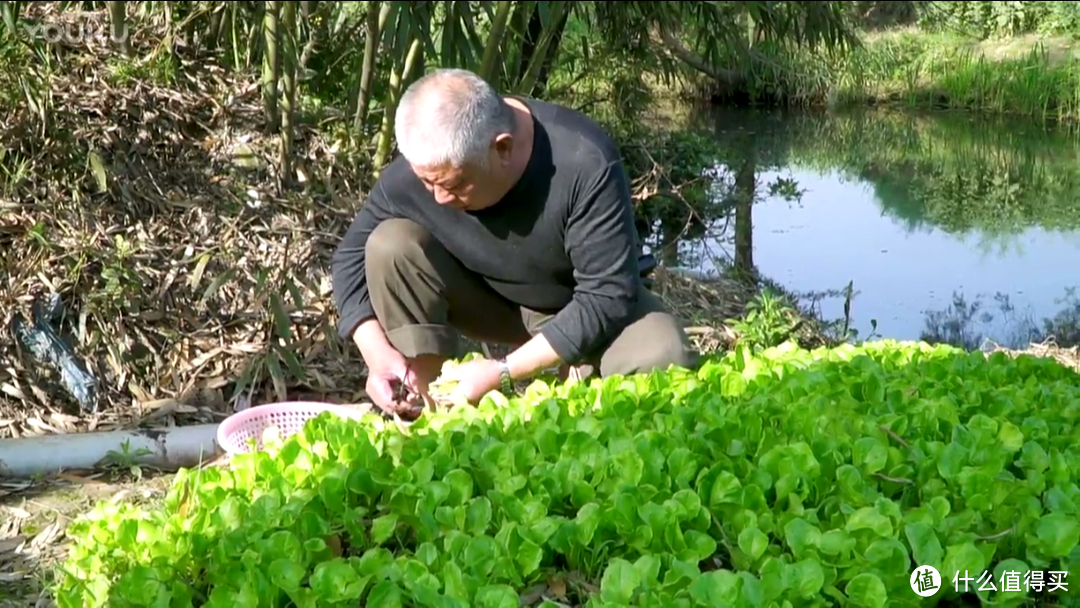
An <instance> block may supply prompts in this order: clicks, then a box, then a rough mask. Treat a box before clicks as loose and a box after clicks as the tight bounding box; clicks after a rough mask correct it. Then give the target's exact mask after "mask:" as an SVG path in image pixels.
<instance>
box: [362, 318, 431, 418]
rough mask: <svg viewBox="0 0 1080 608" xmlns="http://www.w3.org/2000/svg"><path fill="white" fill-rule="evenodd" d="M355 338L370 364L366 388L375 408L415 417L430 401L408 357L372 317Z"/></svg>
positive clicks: (365, 359)
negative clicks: (391, 342)
mask: <svg viewBox="0 0 1080 608" xmlns="http://www.w3.org/2000/svg"><path fill="white" fill-rule="evenodd" d="M353 341H354V342H355V343H356V346H357V347H358V348H359V349H360V354H361V355H362V356H363V357H364V362H365V363H367V367H368V380H367V387H366V391H367V394H368V397H369V398H370V399H371V401H372V403H374V404H375V407H378V408H379V409H381V410H382V411H384V412H386V413H388V414H398V415H404V416H408V417H410V418H414V417H416V416H417V415H419V414H420V411H421V409H422V407H423V405H424V404H425V403H426V402H427V401H428V399H429V398H428V397H427V387H420V386H419V385H420V383H419V382H418V381H417V377H416V374H415V373H414V372H413V370H411V369H409V363H408V361H407V360H406V359H405V356H404V355H402V354H401V353H400V352H398V351H397V349H395V348H394V347H393V346H392V345H391V344H390V342H388V341H387V339H386V334H385V333H383V330H382V326H381V325H379V322H378V321H377V320H375V319H368V320H367V321H365V322H364V323H361V324H360V326H359V327H357V329H356V332H355V333H354V334H353Z"/></svg>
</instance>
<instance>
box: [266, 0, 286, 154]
mask: <svg viewBox="0 0 1080 608" xmlns="http://www.w3.org/2000/svg"><path fill="white" fill-rule="evenodd" d="M265 11H266V12H265V14H264V15H263V32H264V34H265V36H266V42H265V50H264V52H263V82H262V85H263V103H264V104H265V110H266V131H267V132H268V133H272V132H274V131H277V128H278V124H279V120H280V119H279V116H278V77H279V75H280V71H281V68H280V65H279V61H280V57H279V55H278V44H279V42H280V35H279V33H278V17H279V15H280V14H281V2H280V1H279V0H267V1H266V9H265Z"/></svg>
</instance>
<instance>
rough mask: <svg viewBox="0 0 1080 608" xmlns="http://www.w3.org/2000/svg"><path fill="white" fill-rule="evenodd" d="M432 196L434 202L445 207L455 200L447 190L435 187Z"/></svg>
mask: <svg viewBox="0 0 1080 608" xmlns="http://www.w3.org/2000/svg"><path fill="white" fill-rule="evenodd" d="M434 194H435V202H436V203H439V204H440V205H447V204H450V203H452V202H454V201H455V200H457V197H456V196H454V195H453V194H451V193H450V191H449V190H446V189H445V188H442V187H440V186H435V192H434Z"/></svg>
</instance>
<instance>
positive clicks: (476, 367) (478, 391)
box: [441, 359, 502, 405]
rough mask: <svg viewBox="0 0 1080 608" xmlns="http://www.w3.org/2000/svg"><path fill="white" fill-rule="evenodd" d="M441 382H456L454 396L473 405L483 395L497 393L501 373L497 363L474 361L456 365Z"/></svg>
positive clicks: (485, 360)
mask: <svg viewBox="0 0 1080 608" xmlns="http://www.w3.org/2000/svg"><path fill="white" fill-rule="evenodd" d="M441 380H451V381H454V382H457V387H455V389H454V393H453V394H454V396H455V397H457V398H461V399H464V400H465V401H468V402H469V403H471V404H473V405H475V404H477V403H479V402H480V399H482V398H483V397H484V395H486V394H488V393H489V392H491V391H497V390H499V388H500V385H501V384H502V372H501V370H500V368H499V363H498V362H497V361H492V360H491V359H475V360H473V361H468V362H466V363H462V364H461V365H458V366H457V367H455V368H454V369H453V370H450V371H449V372H448V373H447V374H444V375H443V377H442V378H441Z"/></svg>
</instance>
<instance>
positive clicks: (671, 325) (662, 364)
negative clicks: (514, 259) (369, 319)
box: [365, 219, 697, 377]
mask: <svg viewBox="0 0 1080 608" xmlns="http://www.w3.org/2000/svg"><path fill="white" fill-rule="evenodd" d="M365 259H366V263H365V268H366V272H367V282H368V290H369V293H370V295H371V302H372V306H373V307H374V309H375V315H376V316H377V317H378V319H379V322H380V323H381V324H382V327H383V330H384V331H385V332H386V337H387V339H388V340H389V341H390V343H391V344H392V345H393V346H394V348H396V349H397V350H398V351H399V352H400V353H401V354H402V355H404V356H405V357H408V358H413V357H418V356H422V355H438V356H442V357H457V356H460V355H461V353H460V350H459V349H460V348H461V346H460V344H459V336H460V335H461V334H464V335H465V336H467V337H469V338H471V339H473V340H476V341H479V342H487V343H489V344H506V345H511V346H515V347H516V346H520V345H522V344H524V343H525V342H527V341H529V339H530V338H531V337H532V336H534V335H536V334H537V333H538V332H539V331H540V328H541V327H543V325H544V323H546V322H547V321H549V320H550V319H551V318H552V317H553V315H550V314H544V313H540V312H536V311H532V310H528V309H524V308H522V307H519V306H517V305H515V304H512V303H511V302H509V301H507V300H506V299H505V298H503V297H502V296H500V295H499V294H497V293H495V291H494V290H493V289H491V287H490V286H488V285H487V284H486V283H484V282H483V280H482V279H481V278H480V277H478V276H476V275H475V274H474V273H472V272H470V271H468V270H467V269H466V268H465V267H463V266H462V265H461V263H460V262H458V261H457V259H455V258H454V257H453V256H451V255H450V253H449V252H448V251H447V250H446V249H445V248H444V247H443V246H442V244H440V243H439V242H438V240H436V239H435V238H434V237H433V236H432V235H431V234H430V233H429V232H428V231H427V230H425V229H424V228H422V227H421V226H420V225H419V224H417V223H415V222H413V221H411V220H403V219H395V220H389V221H385V222H382V223H381V224H379V226H378V227H377V228H376V229H375V230H374V231H373V232H372V233H371V235H370V236H369V237H368V241H367V247H366V255H365ZM696 359H697V356H696V353H695V352H694V351H693V349H692V347H691V346H690V342H689V339H688V338H687V336H686V333H685V332H684V331H683V328H682V326H681V325H680V324H679V322H678V320H677V319H675V317H674V316H672V315H671V314H670V313H668V312H667V311H666V310H665V307H664V305H663V303H662V302H661V301H660V298H658V297H657V296H656V295H655V294H653V293H652V292H650V291H648V290H646V289H644V288H642V293H641V296H640V297H639V299H638V306H637V310H636V312H635V314H634V321H633V322H632V323H631V324H630V325H629V326H628V327H626V328H625V329H624V330H623V331H622V333H621V334H619V335H618V336H617V337H616V338H615V339H614V340H612V341H611V343H610V344H609V345H608V346H607V347H606V348H604V349H602V352H599V353H592V354H590V355H589V356H588V357H587V360H586V361H583V362H579V364H581V363H586V364H588V365H592V366H594V367H598V368H599V371H600V374H601V376H605V377H606V376H610V375H612V374H623V375H629V374H633V373H639V372H649V371H651V370H653V369H657V368H659V369H665V368H667V367H668V366H669V365H673V364H674V365H680V366H683V367H693V366H694V365H696Z"/></svg>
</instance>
